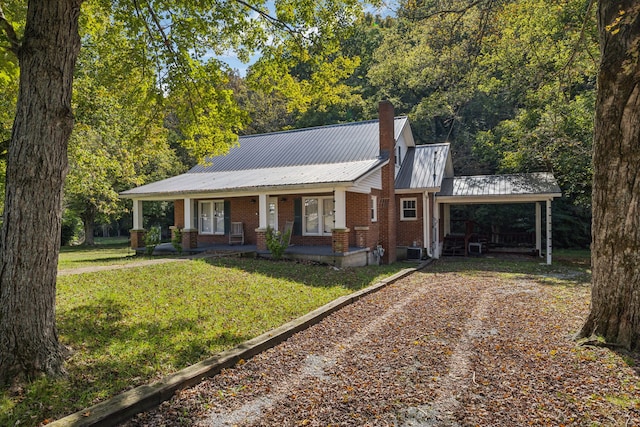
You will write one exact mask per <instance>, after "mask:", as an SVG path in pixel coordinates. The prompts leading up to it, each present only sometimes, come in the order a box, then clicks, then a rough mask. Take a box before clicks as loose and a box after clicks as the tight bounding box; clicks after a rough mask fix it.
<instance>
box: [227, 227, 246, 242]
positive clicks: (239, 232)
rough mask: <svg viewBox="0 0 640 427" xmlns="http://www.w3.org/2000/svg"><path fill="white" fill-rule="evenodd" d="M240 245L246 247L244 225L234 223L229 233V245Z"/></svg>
mask: <svg viewBox="0 0 640 427" xmlns="http://www.w3.org/2000/svg"><path fill="white" fill-rule="evenodd" d="M234 243H239V244H241V245H244V224H242V223H241V222H232V223H231V230H230V231H229V244H230V245H233V244H234Z"/></svg>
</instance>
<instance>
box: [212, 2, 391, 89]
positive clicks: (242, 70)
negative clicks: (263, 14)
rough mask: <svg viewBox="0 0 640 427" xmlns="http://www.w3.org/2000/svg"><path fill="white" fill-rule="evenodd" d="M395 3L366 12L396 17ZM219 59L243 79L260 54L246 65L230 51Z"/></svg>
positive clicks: (384, 3)
mask: <svg viewBox="0 0 640 427" xmlns="http://www.w3.org/2000/svg"><path fill="white" fill-rule="evenodd" d="M394 3H395V2H394V1H393V0H390V1H383V3H382V5H381V6H380V7H374V6H371V5H369V6H367V7H366V11H367V12H369V13H371V14H373V15H381V16H389V15H394V13H395V11H394V9H393V4H394ZM267 5H268V7H269V10H273V7H272V5H273V1H269V2H267ZM217 58H218V59H219V60H221V61H223V62H224V63H226V64H228V65H229V66H230V67H231V68H232V69H234V70H237V71H238V74H239V75H240V76H242V77H244V76H246V75H247V69H248V68H249V66H250V65H251V64H253V63H254V62H256V61H257V60H258V58H260V55H259V54H255V55H253V56H252V57H251V58H250V60H249V62H247V63H245V62H242V61H240V60H239V59H238V57H237V56H236V55H235V54H234V52H232V51H230V52H228V53H227V54H224V55H218V56H217Z"/></svg>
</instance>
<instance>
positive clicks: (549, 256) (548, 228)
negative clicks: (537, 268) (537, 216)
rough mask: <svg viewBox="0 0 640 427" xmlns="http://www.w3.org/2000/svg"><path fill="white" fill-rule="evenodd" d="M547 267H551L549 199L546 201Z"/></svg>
mask: <svg viewBox="0 0 640 427" xmlns="http://www.w3.org/2000/svg"><path fill="white" fill-rule="evenodd" d="M547 265H551V199H547Z"/></svg>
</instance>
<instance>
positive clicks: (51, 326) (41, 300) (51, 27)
mask: <svg viewBox="0 0 640 427" xmlns="http://www.w3.org/2000/svg"><path fill="white" fill-rule="evenodd" d="M79 13H80V1H79V0H56V1H51V0H30V1H29V4H28V12H27V23H26V28H25V35H24V40H23V42H22V45H21V47H20V48H19V51H18V59H19V62H20V92H19V95H18V104H17V110H16V119H15V121H14V125H13V133H12V136H11V142H10V146H9V153H8V160H7V175H6V195H5V211H4V222H3V226H2V231H1V232H0V244H1V245H2V247H1V252H0V258H1V259H0V383H8V382H10V381H12V380H14V379H16V378H21V377H23V376H27V377H33V376H35V375H37V374H39V373H47V374H59V373H61V372H63V361H64V350H63V348H62V346H61V345H60V344H59V342H58V337H57V332H56V326H55V296H56V274H57V263H58V252H59V249H60V227H61V218H62V189H63V185H64V179H65V175H66V172H67V141H68V139H69V135H70V134H71V130H72V127H73V116H72V112H71V89H72V79H73V70H74V67H75V62H76V58H77V56H78V51H79V48H80V39H79V36H78V16H79Z"/></svg>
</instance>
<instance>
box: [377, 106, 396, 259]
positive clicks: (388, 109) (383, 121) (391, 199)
mask: <svg viewBox="0 0 640 427" xmlns="http://www.w3.org/2000/svg"><path fill="white" fill-rule="evenodd" d="M394 116H395V112H394V109H393V104H391V102H389V101H382V102H380V104H379V106H378V126H379V130H380V156H381V157H382V158H388V159H389V163H387V164H386V165H385V166H383V167H382V198H381V200H379V201H378V203H379V206H378V216H379V221H380V240H381V241H382V247H383V248H384V251H385V252H384V256H383V258H382V261H383V262H384V263H385V264H391V263H392V262H395V261H396V224H397V218H396V192H395V173H396V165H395V163H396V162H395V143H396V141H395V137H394Z"/></svg>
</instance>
